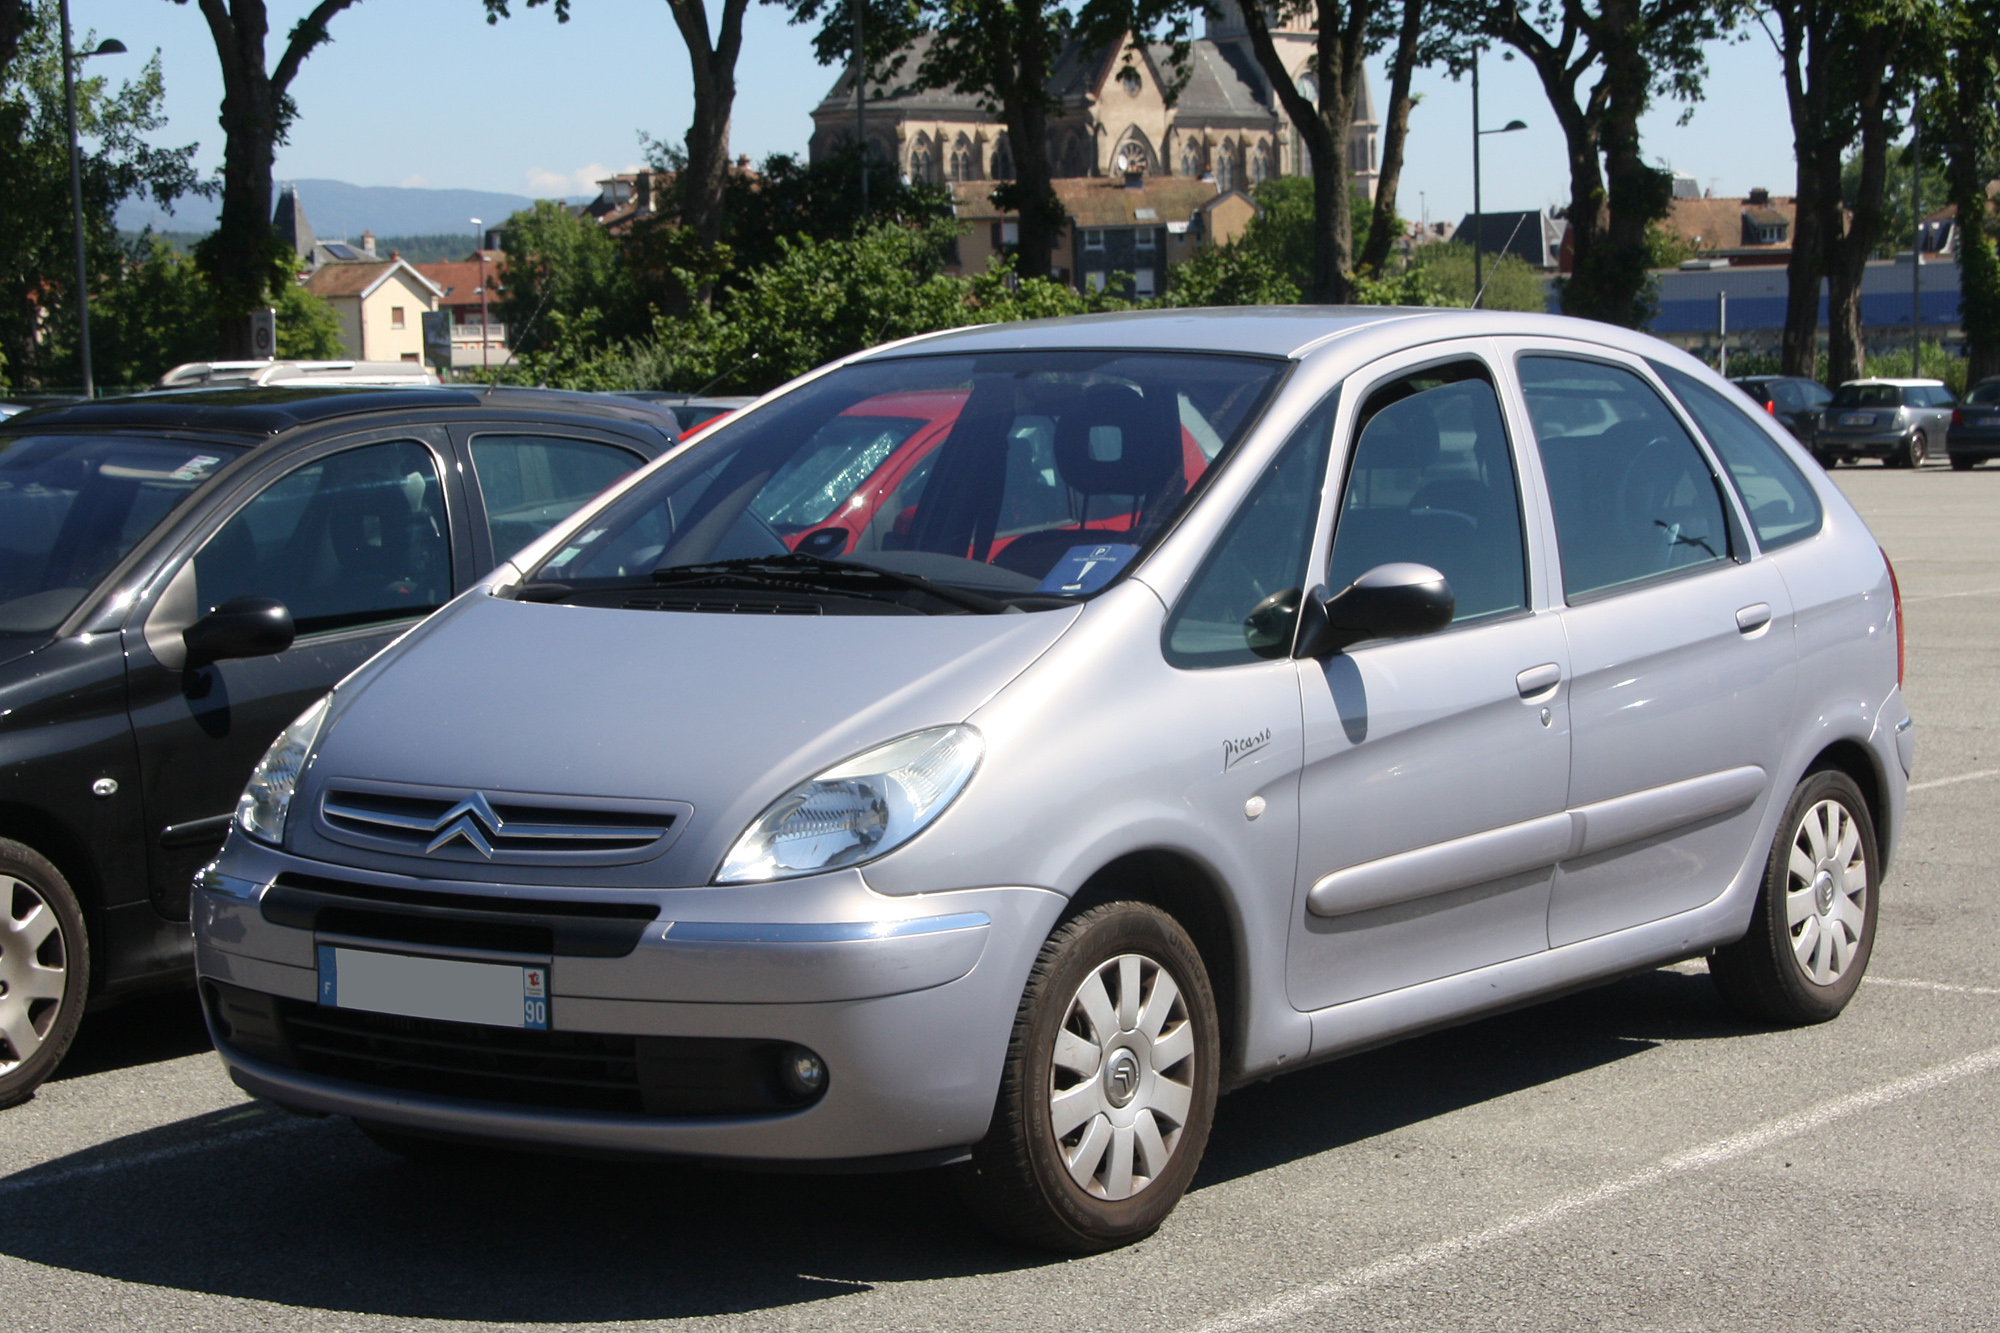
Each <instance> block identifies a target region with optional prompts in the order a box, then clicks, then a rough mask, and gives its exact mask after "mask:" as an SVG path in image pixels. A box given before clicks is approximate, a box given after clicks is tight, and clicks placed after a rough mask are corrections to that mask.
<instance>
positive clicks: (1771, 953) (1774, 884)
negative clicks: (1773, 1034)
mask: <svg viewBox="0 0 2000 1333" xmlns="http://www.w3.org/2000/svg"><path fill="white" fill-rule="evenodd" d="M1881 875H1882V867H1881V859H1880V857H1879V855H1878V853H1877V851H1876V843H1875V821H1874V819H1873V817H1872V816H1871V815H1870V814H1869V812H1868V802H1867V801H1866V800H1864V799H1863V797H1862V795H1861V789H1860V788H1859V787H1857V786H1856V785H1855V784H1854V779H1853V778H1850V777H1849V776H1847V774H1845V773H1842V772H1839V771H1837V770H1833V769H1822V770H1820V771H1819V772H1816V773H1808V774H1807V775H1806V777H1805V780H1804V781H1802V782H1800V783H1799V785H1798V786H1797V787H1796V788H1794V789H1793V792H1792V799H1791V801H1790V803H1789V804H1788V805H1787V806H1786V807H1785V818H1784V822H1783V823H1781V824H1780V825H1779V826H1778V837H1777V841H1776V842H1775V843H1774V844H1773V846H1772V848H1771V858H1770V860H1769V862H1768V863H1767V864H1766V866H1765V869H1764V886H1763V889H1762V891H1761V892H1759V894H1758V895H1757V906H1756V910H1755V912H1754V914H1753V915H1752V916H1751V919H1750V932H1749V934H1747V935H1745V936H1744V937H1743V938H1742V939H1741V940H1738V941H1737V942H1736V943H1734V944H1731V945H1727V946H1725V947H1724V948H1721V949H1717V950H1716V951H1715V952H1714V953H1713V954H1711V955H1710V956H1709V960H1708V970H1709V972H1710V974H1711V975H1713V976H1714V978H1715V984H1716V987H1717V989H1719V990H1720V991H1721V992H1722V997H1723V999H1724V1000H1726V1001H1728V1003H1729V1005H1730V1007H1731V1008H1733V1009H1735V1010H1736V1011H1737V1012H1738V1013H1741V1014H1742V1015H1744V1016H1745V1017H1747V1018H1751V1019H1755V1020H1758V1021H1761V1022H1769V1023H1782V1024H1786V1025H1788V1026H1796V1025H1802V1024H1806V1023H1824V1022H1825V1021H1827V1020H1828V1019H1830V1018H1833V1017H1835V1016H1836V1015H1838V1014H1839V1013H1840V1011H1841V1010H1842V1009H1844V1008H1846V1007H1847V1002H1848V1001H1849V1000H1850V999H1852V998H1853V996H1854V992H1855V990H1856V988H1858V987H1859V986H1860V985H1861V974H1862V973H1863V972H1865V971H1866V970H1867V968H1868V955H1869V954H1870V953H1871V952H1872V951H1873V949H1874V947H1875V920H1876V915H1877V910H1878V907H1879V903H1878V897H1879V893H1880V889H1881Z"/></svg>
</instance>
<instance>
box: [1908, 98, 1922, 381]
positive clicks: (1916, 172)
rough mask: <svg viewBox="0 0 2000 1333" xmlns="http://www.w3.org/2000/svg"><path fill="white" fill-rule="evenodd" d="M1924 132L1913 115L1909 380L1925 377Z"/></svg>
mask: <svg viewBox="0 0 2000 1333" xmlns="http://www.w3.org/2000/svg"><path fill="white" fill-rule="evenodd" d="M1921 132H1922V126H1921V125H1920V123H1919V117H1918V115H1917V112H1916V111H1914V110H1912V111H1911V112H1910V378H1911V379H1917V378H1919V377H1920V376H1922V375H1923V373H1924V369H1923V365H1922V360H1923V345H1922V343H1921V341H1920V339H1921V338H1922V337H1923V328H1922V322H1921V319H1920V312H1921V311H1922V309H1923V299H1924V161H1923V157H1922V155H1921V154H1920V153H1919V151H1918V149H1919V148H1920V147H1921V143H1920V141H1919V139H1918V135H1919V134H1920V133H1921Z"/></svg>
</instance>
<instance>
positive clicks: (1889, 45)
mask: <svg viewBox="0 0 2000 1333" xmlns="http://www.w3.org/2000/svg"><path fill="white" fill-rule="evenodd" d="M1893 37H1894V34H1891V33H1890V32H1889V31H1888V30H1887V27H1886V25H1885V24H1881V23H1872V24H1869V25H1867V26H1866V27H1863V28H1862V29H1861V31H1860V32H1859V33H1858V34H1856V37H1855V39H1854V40H1853V42H1852V45H1851V47H1850V50H1851V56H1850V58H1851V59H1852V60H1853V61H1854V62H1855V76H1856V77H1855V80H1854V107H1855V111H1856V119H1857V121H1858V123H1859V127H1860V137H1861V183H1860V188H1859V191H1858V193H1857V194H1856V197H1855V201H1854V208H1853V215H1852V219H1851V220H1847V219H1846V217H1845V210H1840V201H1839V193H1838V187H1837V186H1836V187H1835V189H1834V190H1833V191H1831V193H1832V195H1833V202H1832V204H1831V206H1830V210H1840V211H1838V212H1836V213H1835V214H1834V215H1835V216H1836V217H1840V218H1842V219H1843V223H1842V224H1837V226H1838V228H1839V229H1837V230H1835V231H1834V232H1833V234H1834V235H1835V236H1838V237H1839V239H1838V241H1837V242H1835V243H1834V244H1832V245H1829V246H1828V248H1827V251H1828V252H1827V265H1826V289H1827V290H1826V298H1827V304H1826V322H1827V378H1828V379H1829V380H1831V381H1832V382H1833V383H1835V384H1839V383H1842V382H1843V381H1846V380H1851V379H1859V378H1860V377H1861V374H1862V367H1863V364H1864V363H1865V362H1866V360H1867V355H1868V352H1867V344H1866V342H1865V341H1864V339H1863V336H1862V332H1861V277H1862V274H1863V273H1864V272H1866V270H1867V265H1868V257H1869V255H1871V254H1872V253H1874V250H1875V242H1876V240H1877V239H1879V238H1880V236H1881V235H1882V223H1883V218H1882V193H1883V187H1884V185H1886V184H1887V182H1888V175H1889V118H1890V107H1889V90H1888V87H1887V79H1886V75H1887V70H1888V65H1889V61H1890V59H1891V58H1892V54H1893V48H1894V46H1895V45H1896V42H1895V41H1894V40H1893Z"/></svg>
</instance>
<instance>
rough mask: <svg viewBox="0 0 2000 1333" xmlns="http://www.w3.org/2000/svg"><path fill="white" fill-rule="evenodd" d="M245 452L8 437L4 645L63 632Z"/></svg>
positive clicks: (3, 446)
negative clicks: (158, 529) (99, 589)
mask: <svg viewBox="0 0 2000 1333" xmlns="http://www.w3.org/2000/svg"><path fill="white" fill-rule="evenodd" d="M241 452H242V450H241V449H240V448H239V447H237V446H234V445H221V444H211V443H207V442H203V441H196V442H183V441H177V440H147V439H121V438H116V437H102V436H87V435H13V436H0V636H12V635H24V634H34V635H43V634H47V633H48V632H49V631H51V630H53V629H54V628H55V627H56V626H57V625H60V624H61V623H62V622H63V618H64V617H66V616H67V615H69V613H70V612H71V611H74V610H75V609H76V608H77V604H78V603H80V602H81V601H82V600H83V599H84V598H85V597H86V596H88V595H89V593H90V590H91V589H92V588H94V587H96V586H97V583H98V580H100V579H102V578H103V577H104V576H105V575H106V574H108V573H110V572H111V570H112V567H113V566H115V565H116V564H117V563H118V562H119V561H120V560H123V559H124V558H125V556H126V555H127V554H128V553H129V552H130V551H131V550H132V548H133V547H134V546H135V545H137V544H138V542H139V541H140V539H141V538H143V537H144V536H145V535H146V534H147V533H148V532H151V531H152V530H153V528H154V527H155V526H156V525H158V524H159V523H160V522H161V521H162V520H164V519H165V518H166V517H167V516H168V515H170V514H172V513H173V512H174V511H175V510H176V509H178V508H179V507H180V505H181V502H182V501H184V500H185V499H187V497H188V496H189V495H191V494H193V492H194V490H195V488H196V487H198V486H200V485H201V484H202V482H203V481H205V480H207V479H208V478H209V477H210V476H211V475H213V474H214V472H215V471H216V469H218V468H220V467H221V466H222V465H223V464H224V463H226V462H228V461H229V460H231V459H233V458H235V457H236V456H237V455H238V454H239V453H241Z"/></svg>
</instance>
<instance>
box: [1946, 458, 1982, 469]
mask: <svg viewBox="0 0 2000 1333" xmlns="http://www.w3.org/2000/svg"><path fill="white" fill-rule="evenodd" d="M1978 466H1979V460H1978V459H1976V458H1974V457H1973V456H1972V455H1971V454H1953V455H1952V456H1951V470H1952V471H1953V472H1970V471H1972V469H1974V468H1976V467H1978Z"/></svg>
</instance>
